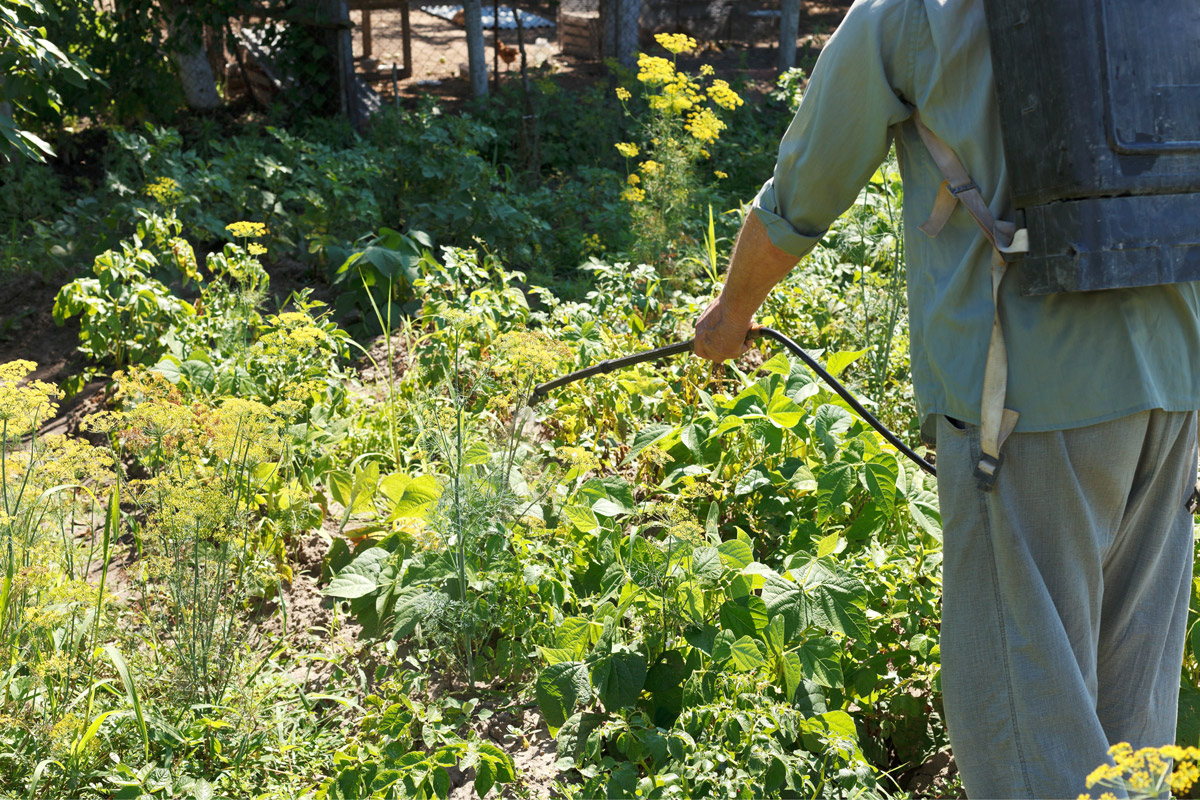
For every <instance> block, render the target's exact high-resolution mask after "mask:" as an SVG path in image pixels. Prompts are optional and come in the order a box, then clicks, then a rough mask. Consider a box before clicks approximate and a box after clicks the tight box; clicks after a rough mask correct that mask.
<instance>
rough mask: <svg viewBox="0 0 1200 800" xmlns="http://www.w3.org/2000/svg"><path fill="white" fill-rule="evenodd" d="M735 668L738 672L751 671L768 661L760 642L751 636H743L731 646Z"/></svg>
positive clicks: (731, 656)
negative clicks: (764, 657)
mask: <svg viewBox="0 0 1200 800" xmlns="http://www.w3.org/2000/svg"><path fill="white" fill-rule="evenodd" d="M729 651H730V658H731V660H732V661H733V668H734V669H736V670H737V671H738V672H750V671H752V670H755V669H758V668H759V667H761V666H762V665H763V664H765V663H766V661H765V659H763V655H762V651H761V650H759V649H758V642H756V641H755V640H754V639H751V638H750V637H749V636H743V637H741V638H740V639H738V640H737V641H735V642H734V643H733V644H732V645H730V646H729Z"/></svg>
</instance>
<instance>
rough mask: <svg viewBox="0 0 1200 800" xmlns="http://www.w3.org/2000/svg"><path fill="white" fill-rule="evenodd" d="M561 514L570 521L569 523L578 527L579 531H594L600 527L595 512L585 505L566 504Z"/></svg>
mask: <svg viewBox="0 0 1200 800" xmlns="http://www.w3.org/2000/svg"><path fill="white" fill-rule="evenodd" d="M563 514H565V515H566V517H567V519H568V520H570V521H571V524H572V525H574V526H575V527H576V528H578V529H579V532H580V533H594V532H596V531H597V530H599V529H600V520H598V519H597V518H596V513H595V512H594V511H592V510H591V509H590V508H588V507H587V506H567V507H566V508H564V509H563Z"/></svg>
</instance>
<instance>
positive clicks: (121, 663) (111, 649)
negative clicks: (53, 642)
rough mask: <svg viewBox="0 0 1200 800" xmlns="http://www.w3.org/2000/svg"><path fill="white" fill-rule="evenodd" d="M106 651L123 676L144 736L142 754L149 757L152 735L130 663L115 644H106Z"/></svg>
mask: <svg viewBox="0 0 1200 800" xmlns="http://www.w3.org/2000/svg"><path fill="white" fill-rule="evenodd" d="M104 652H105V653H106V654H108V660H109V661H111V662H112V665H113V668H114V669H116V671H117V675H119V676H120V678H121V684H122V685H123V686H124V687H125V696H126V697H127V698H128V699H129V704H130V705H131V706H133V714H134V717H135V718H136V719H137V725H138V733H139V734H141V737H142V755H143V757H144V758H149V754H150V735H149V732H148V731H147V730H146V718H145V717H143V716H142V703H141V701H140V700H139V699H138V693H137V686H136V685H134V682H133V675H132V674H130V672H129V665H128V664H126V663H125V657H124V656H122V655H121V651H120V650H118V649H117V646H116V645H115V644H107V645H105V646H104Z"/></svg>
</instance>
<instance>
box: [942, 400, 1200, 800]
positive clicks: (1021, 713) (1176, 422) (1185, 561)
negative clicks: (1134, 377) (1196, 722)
mask: <svg viewBox="0 0 1200 800" xmlns="http://www.w3.org/2000/svg"><path fill="white" fill-rule="evenodd" d="M979 453H980V450H979V429H978V428H977V427H975V426H971V425H967V426H963V427H958V426H956V425H955V424H952V423H951V422H950V421H949V420H947V419H946V418H945V417H942V418H940V419H939V420H938V447H937V455H938V459H937V460H938V494H939V497H940V503H941V512H942V525H943V536H944V562H943V567H942V570H943V571H942V576H943V595H942V629H941V652H942V695H943V699H944V701H945V709H946V722H947V727H948V730H949V734H950V744H951V748H952V750H953V752H954V756H955V760H956V762H957V764H958V767H959V771H960V773H961V775H962V779H963V784H964V786H965V787H966V790H967V794H968V796H969V797H971V798H973V799H975V800H978V799H979V798H1012V797H1036V798H1057V797H1065V798H1075V797H1077V796H1078V795H1079V794H1080V793H1081V792H1084V791H1086V788H1085V785H1084V778H1085V777H1086V776H1087V775H1088V773H1089V772H1091V771H1092V770H1093V769H1094V768H1095V767H1097V766H1099V765H1100V764H1102V763H1109V761H1108V756H1107V750H1108V747H1109V745H1110V744H1115V743H1117V742H1129V743H1130V744H1132V745H1133V746H1134V747H1135V748H1137V747H1148V746H1158V745H1164V744H1172V743H1174V741H1175V721H1176V712H1177V707H1178V702H1179V679H1180V665H1181V663H1182V660H1183V645H1184V635H1185V629H1186V623H1187V614H1188V600H1189V598H1190V589H1191V577H1192V548H1193V545H1192V516H1191V514H1189V513H1188V512H1187V511H1186V509H1185V503H1186V501H1187V499H1188V497H1189V496H1190V494H1191V491H1192V487H1193V485H1194V484H1195V481H1196V467H1197V464H1196V459H1197V453H1196V413H1195V412H1187V413H1181V412H1166V411H1146V412H1143V413H1140V414H1134V415H1131V416H1128V417H1123V418H1121V419H1117V420H1113V421H1111V422H1105V423H1101V424H1099V425H1091V426H1087V427H1083V428H1076V429H1072V430H1064V431H1053V432H1049V433H1030V434H1013V435H1012V436H1011V437H1010V438H1009V440H1008V442H1007V443H1006V444H1005V445H1004V459H1005V460H1004V466H1003V467H1002V468H1001V470H1000V474H999V477H998V479H997V483H996V486H995V487H994V488H993V489H992V491H991V492H987V493H985V492H981V491H980V490H979V489H978V488H977V487H976V485H975V481H974V479H973V478H972V471H973V469H974V466H975V463H976V461H977V460H978V458H979Z"/></svg>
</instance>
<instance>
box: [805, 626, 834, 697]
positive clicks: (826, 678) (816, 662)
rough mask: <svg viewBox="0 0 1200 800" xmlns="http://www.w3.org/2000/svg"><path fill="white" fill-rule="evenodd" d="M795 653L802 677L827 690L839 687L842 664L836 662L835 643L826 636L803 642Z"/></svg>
mask: <svg viewBox="0 0 1200 800" xmlns="http://www.w3.org/2000/svg"><path fill="white" fill-rule="evenodd" d="M797 652H798V655H799V657H800V664H801V668H802V669H803V671H804V677H806V678H811V679H812V680H813V681H815V682H817V683H819V684H820V685H822V686H828V687H829V688H840V687H841V685H842V681H843V678H842V664H841V662H840V661H839V660H838V646H837V642H835V641H834V640H833V639H831V638H830V637H828V636H816V637H813V638H812V639H808V640H807V641H805V642H804V644H803V645H801V646H800V649H799V651H797Z"/></svg>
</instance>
